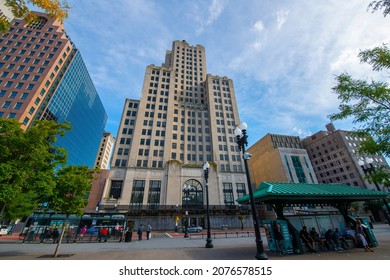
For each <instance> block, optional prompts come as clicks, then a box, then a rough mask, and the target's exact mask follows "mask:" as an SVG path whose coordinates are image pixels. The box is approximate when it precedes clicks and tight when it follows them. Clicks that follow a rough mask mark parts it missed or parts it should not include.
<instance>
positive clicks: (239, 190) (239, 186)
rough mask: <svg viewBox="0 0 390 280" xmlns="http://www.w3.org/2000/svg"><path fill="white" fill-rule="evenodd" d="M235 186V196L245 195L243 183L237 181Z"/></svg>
mask: <svg viewBox="0 0 390 280" xmlns="http://www.w3.org/2000/svg"><path fill="white" fill-rule="evenodd" d="M236 187H237V198H240V197H242V196H244V195H246V189H245V184H244V183H237V184H236Z"/></svg>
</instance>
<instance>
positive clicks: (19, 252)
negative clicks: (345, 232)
mask: <svg viewBox="0 0 390 280" xmlns="http://www.w3.org/2000/svg"><path fill="white" fill-rule="evenodd" d="M373 230H374V234H375V236H376V238H377V240H378V243H379V246H378V247H376V248H374V252H373V253H368V252H365V251H364V250H363V249H362V248H353V249H350V250H346V251H341V252H335V251H327V252H318V253H315V254H312V253H307V254H302V255H287V256H279V255H277V254H275V253H273V252H270V251H269V250H268V246H267V243H266V241H265V240H266V239H265V236H262V240H263V242H264V248H265V252H266V254H267V255H268V257H269V259H270V260H390V226H389V225H388V224H374V229H373ZM154 237H157V238H151V239H150V240H145V239H144V240H142V241H138V240H136V239H133V240H132V242H118V241H111V242H107V243H98V242H94V243H62V244H61V246H60V249H59V257H58V259H62V260H254V259H255V258H254V256H255V254H256V246H255V238H254V236H249V237H248V236H245V235H244V236H243V237H241V236H239V237H229V238H224V237H223V236H221V237H219V236H218V238H215V239H213V244H214V248H205V244H206V240H205V239H201V238H200V237H198V238H183V235H181V234H177V235H172V237H169V236H167V235H165V234H160V235H158V234H155V235H154ZM55 247H56V244H50V243H44V244H40V243H34V244H33V243H24V244H23V243H22V241H20V240H19V239H18V237H16V238H13V239H11V238H9V237H7V236H2V237H0V260H34V259H35V260H37V259H38V260H39V259H46V260H47V259H50V258H52V255H53V253H54V251H55Z"/></svg>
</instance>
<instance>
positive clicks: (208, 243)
mask: <svg viewBox="0 0 390 280" xmlns="http://www.w3.org/2000/svg"><path fill="white" fill-rule="evenodd" d="M209 168H210V164H209V163H208V162H206V163H205V164H204V165H203V171H204V179H205V181H206V213H207V239H206V248H213V247H214V245H213V240H212V239H211V232H210V211H209V183H208V179H209Z"/></svg>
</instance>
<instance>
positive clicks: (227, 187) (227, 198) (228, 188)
mask: <svg viewBox="0 0 390 280" xmlns="http://www.w3.org/2000/svg"><path fill="white" fill-rule="evenodd" d="M223 200H224V202H225V205H234V195H233V185H232V183H223Z"/></svg>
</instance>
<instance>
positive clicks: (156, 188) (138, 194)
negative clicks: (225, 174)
mask: <svg viewBox="0 0 390 280" xmlns="http://www.w3.org/2000/svg"><path fill="white" fill-rule="evenodd" d="M145 183H146V181H145V180H134V181H133V188H132V192H131V197H130V205H134V204H136V205H141V204H143V202H144V196H145ZM123 187H124V186H123V181H117V180H115V181H114V180H113V181H111V188H110V193H109V195H110V197H112V198H115V199H119V198H120V197H121V195H122V192H123ZM222 192H223V198H224V204H225V205H233V204H234V202H235V198H234V190H233V184H232V183H223V188H222ZM160 194H161V181H157V180H150V181H149V189H148V193H147V204H148V205H150V204H154V205H158V204H160V197H161V196H160ZM236 195H237V198H240V197H242V196H244V195H246V189H245V184H243V183H237V184H236ZM203 197H204V195H203V187H202V185H201V184H200V183H199V182H198V181H196V180H193V179H192V180H188V181H187V182H186V183H185V184H184V187H183V189H182V205H183V206H203V204H204V200H203Z"/></svg>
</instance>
